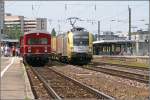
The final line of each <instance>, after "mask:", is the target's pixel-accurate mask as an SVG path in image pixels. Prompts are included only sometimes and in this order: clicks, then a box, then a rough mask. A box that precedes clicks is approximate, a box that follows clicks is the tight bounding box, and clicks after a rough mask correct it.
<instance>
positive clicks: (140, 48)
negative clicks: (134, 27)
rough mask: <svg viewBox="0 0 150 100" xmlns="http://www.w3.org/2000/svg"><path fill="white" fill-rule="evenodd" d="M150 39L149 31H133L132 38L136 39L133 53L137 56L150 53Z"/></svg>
mask: <svg viewBox="0 0 150 100" xmlns="http://www.w3.org/2000/svg"><path fill="white" fill-rule="evenodd" d="M149 39H150V34H149V32H148V31H141V30H139V31H137V32H134V33H132V35H131V40H133V41H135V44H134V45H133V50H134V51H133V53H134V55H137V56H146V55H148V53H149Z"/></svg>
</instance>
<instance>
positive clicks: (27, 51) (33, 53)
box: [20, 30, 51, 66]
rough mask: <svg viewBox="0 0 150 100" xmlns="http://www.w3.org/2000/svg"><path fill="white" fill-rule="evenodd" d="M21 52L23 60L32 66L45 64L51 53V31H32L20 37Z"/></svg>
mask: <svg viewBox="0 0 150 100" xmlns="http://www.w3.org/2000/svg"><path fill="white" fill-rule="evenodd" d="M20 53H21V56H22V57H23V62H24V63H27V64H29V65H32V66H44V65H45V64H46V63H48V62H49V57H50V54H51V35H50V33H49V32H46V31H41V30H36V31H30V32H27V33H25V34H24V36H22V37H20Z"/></svg>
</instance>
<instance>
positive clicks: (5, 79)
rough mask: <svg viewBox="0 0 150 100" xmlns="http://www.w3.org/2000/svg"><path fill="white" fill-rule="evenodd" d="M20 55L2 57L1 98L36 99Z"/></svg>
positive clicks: (12, 99)
mask: <svg viewBox="0 0 150 100" xmlns="http://www.w3.org/2000/svg"><path fill="white" fill-rule="evenodd" d="M20 60H21V58H19V57H1V100H25V99H34V96H33V93H32V90H31V86H30V83H29V79H28V77H27V74H26V71H25V68H24V65H23V64H22V63H21V62H20Z"/></svg>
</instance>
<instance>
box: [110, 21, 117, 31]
mask: <svg viewBox="0 0 150 100" xmlns="http://www.w3.org/2000/svg"><path fill="white" fill-rule="evenodd" d="M114 21H116V20H114V19H112V20H110V32H111V22H114Z"/></svg>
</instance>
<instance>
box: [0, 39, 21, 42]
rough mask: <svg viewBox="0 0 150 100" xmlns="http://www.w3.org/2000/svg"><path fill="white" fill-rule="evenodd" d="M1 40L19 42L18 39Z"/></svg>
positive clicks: (2, 40)
mask: <svg viewBox="0 0 150 100" xmlns="http://www.w3.org/2000/svg"><path fill="white" fill-rule="evenodd" d="M1 42H19V40H18V39H1Z"/></svg>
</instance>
